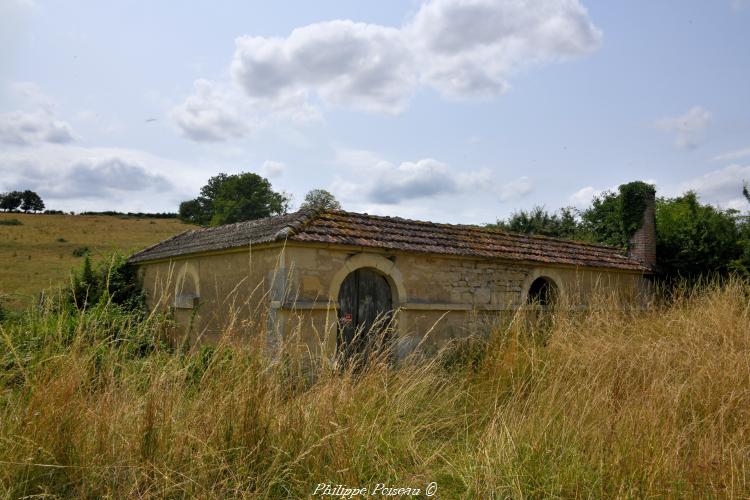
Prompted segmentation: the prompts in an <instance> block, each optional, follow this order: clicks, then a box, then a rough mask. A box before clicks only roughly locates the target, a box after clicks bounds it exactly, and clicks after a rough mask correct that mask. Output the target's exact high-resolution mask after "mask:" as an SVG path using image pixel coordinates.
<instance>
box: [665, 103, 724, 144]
mask: <svg viewBox="0 0 750 500" xmlns="http://www.w3.org/2000/svg"><path fill="white" fill-rule="evenodd" d="M710 122H711V113H710V112H709V111H707V110H706V109H704V108H702V107H700V106H694V107H692V108H691V109H690V110H689V111H688V112H687V113H685V114H684V115H681V116H676V117H671V118H662V119H660V120H657V121H656V127H657V128H658V129H660V130H662V131H664V132H673V133H675V135H676V137H675V146H677V147H678V148H680V149H695V148H697V147H698V146H699V145H700V143H701V142H703V138H704V134H705V131H706V128H707V127H708V125H709V123H710Z"/></svg>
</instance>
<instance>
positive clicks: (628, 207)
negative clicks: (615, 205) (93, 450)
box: [619, 181, 656, 242]
mask: <svg viewBox="0 0 750 500" xmlns="http://www.w3.org/2000/svg"><path fill="white" fill-rule="evenodd" d="M619 191H620V220H621V221H622V231H623V235H624V236H625V241H626V242H628V241H630V238H632V237H633V235H634V234H635V233H636V231H638V230H639V229H640V228H641V225H643V212H644V211H645V210H646V200H647V199H648V197H652V196H654V195H655V194H656V189H655V188H654V186H652V185H651V184H647V183H645V182H642V181H635V182H629V183H627V184H622V185H621V186H620V187H619Z"/></svg>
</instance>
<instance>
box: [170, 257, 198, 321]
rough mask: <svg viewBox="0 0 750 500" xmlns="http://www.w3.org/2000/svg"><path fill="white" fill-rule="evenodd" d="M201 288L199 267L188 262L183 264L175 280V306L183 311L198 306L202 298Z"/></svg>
mask: <svg viewBox="0 0 750 500" xmlns="http://www.w3.org/2000/svg"><path fill="white" fill-rule="evenodd" d="M200 286H201V282H200V273H199V272H198V267H197V266H196V265H195V264H194V263H192V262H190V261H187V260H186V261H184V262H182V264H181V265H180V267H179V268H178V270H177V273H176V279H175V287H174V298H175V300H174V302H175V305H176V306H177V307H178V308H181V309H192V308H193V307H194V306H195V305H197V301H198V299H199V298H200V296H201V288H200Z"/></svg>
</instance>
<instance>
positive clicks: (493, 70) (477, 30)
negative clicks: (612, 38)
mask: <svg viewBox="0 0 750 500" xmlns="http://www.w3.org/2000/svg"><path fill="white" fill-rule="evenodd" d="M405 29H406V31H407V32H408V33H409V34H410V40H411V42H412V43H413V44H414V45H415V46H416V47H417V54H418V56H419V57H418V59H419V61H420V62H421V63H422V67H421V68H420V72H421V77H422V79H423V80H424V81H425V82H426V83H428V84H429V85H432V86H433V87H435V88H437V89H438V90H439V91H440V92H442V93H443V94H445V95H449V96H453V97H471V96H477V95H479V96H482V95H496V94H499V93H502V92H504V91H505V90H506V89H507V88H509V84H508V78H509V77H510V76H512V75H513V74H514V73H515V72H516V71H517V70H519V69H521V68H523V67H526V66H528V65H530V64H535V63H544V62H549V61H557V60H561V59H564V58H567V57H570V56H576V55H580V54H584V53H587V52H590V51H592V50H594V49H596V48H597V47H599V45H600V43H601V37H602V34H601V31H600V30H599V29H598V28H596V27H595V26H594V25H593V23H592V22H591V20H590V18H589V16H588V13H587V12H586V9H585V8H584V7H583V6H582V5H581V4H580V3H579V2H578V1H570V0H545V1H537V2H526V1H518V0H513V1H505V2H498V1H494V0H459V1H457V0H434V1H432V2H427V3H425V4H423V5H422V7H421V8H420V9H419V12H418V13H417V15H416V17H415V19H414V21H413V23H411V24H410V25H408V26H407V27H406V28H405Z"/></svg>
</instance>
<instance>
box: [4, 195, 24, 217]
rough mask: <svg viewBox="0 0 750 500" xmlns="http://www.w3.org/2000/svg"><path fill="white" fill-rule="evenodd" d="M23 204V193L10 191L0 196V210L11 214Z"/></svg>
mask: <svg viewBox="0 0 750 500" xmlns="http://www.w3.org/2000/svg"><path fill="white" fill-rule="evenodd" d="M22 202H23V193H21V192H20V191H10V192H8V193H5V194H3V195H2V196H0V209H2V210H4V211H6V212H11V211H13V210H18V208H19V207H20V206H21V203H22Z"/></svg>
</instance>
